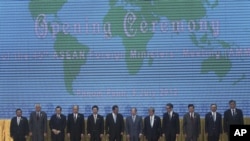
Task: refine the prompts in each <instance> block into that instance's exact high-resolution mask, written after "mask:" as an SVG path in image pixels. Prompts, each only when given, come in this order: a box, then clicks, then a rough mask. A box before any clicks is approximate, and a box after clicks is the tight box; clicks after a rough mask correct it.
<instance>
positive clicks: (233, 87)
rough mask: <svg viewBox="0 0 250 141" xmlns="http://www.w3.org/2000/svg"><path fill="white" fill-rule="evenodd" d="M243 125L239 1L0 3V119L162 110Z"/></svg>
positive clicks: (245, 65) (245, 91)
mask: <svg viewBox="0 0 250 141" xmlns="http://www.w3.org/2000/svg"><path fill="white" fill-rule="evenodd" d="M231 99H234V100H236V102H237V107H238V108H241V109H242V110H243V113H244V116H245V117H250V110H249V107H250V1H249V0H240V1H236V0H98V1H95V0H30V1H29V0H1V1H0V118H10V117H12V116H13V115H15V109H16V108H21V109H22V110H23V114H24V116H28V115H29V113H30V112H31V111H33V110H34V104H35V103H40V104H41V105H42V110H44V111H45V112H47V114H48V116H49V117H50V116H51V115H52V114H53V113H54V108H55V107H56V106H57V105H61V106H62V108H63V113H64V114H66V115H67V114H68V113H70V112H71V106H72V105H74V104H77V105H79V106H80V112H81V113H84V115H85V116H88V115H90V114H91V107H92V105H95V104H96V105H98V106H99V107H100V110H99V113H100V114H101V115H104V116H105V115H106V114H107V113H109V112H111V107H112V105H114V104H117V105H118V106H119V108H120V113H122V114H123V115H124V116H128V115H129V114H130V112H129V110H130V108H131V107H137V109H138V114H139V115H142V116H143V117H145V116H146V115H147V109H148V107H154V108H155V110H156V115H159V116H162V114H163V113H164V112H165V105H166V104H167V103H173V104H174V110H175V111H176V112H179V114H180V116H183V114H184V113H185V112H187V105H188V104H189V103H193V104H194V105H195V109H196V112H198V113H200V115H201V116H202V117H204V115H205V113H206V112H208V111H209V106H210V104H211V103H217V105H218V111H219V112H221V113H223V112H224V111H225V110H226V109H227V108H228V101H229V100H231Z"/></svg>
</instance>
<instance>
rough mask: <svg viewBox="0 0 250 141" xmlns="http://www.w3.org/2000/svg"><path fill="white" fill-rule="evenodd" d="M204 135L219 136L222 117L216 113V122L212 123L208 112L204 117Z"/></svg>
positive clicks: (211, 116) (211, 117)
mask: <svg viewBox="0 0 250 141" xmlns="http://www.w3.org/2000/svg"><path fill="white" fill-rule="evenodd" d="M205 133H208V135H217V136H219V135H220V134H221V133H222V116H221V114H220V113H218V112H216V120H215V121H214V119H213V115H212V113H211V112H208V113H207V114H206V116H205Z"/></svg>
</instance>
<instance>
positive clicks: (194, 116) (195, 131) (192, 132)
mask: <svg viewBox="0 0 250 141" xmlns="http://www.w3.org/2000/svg"><path fill="white" fill-rule="evenodd" d="M188 111H189V112H188V113H186V114H185V115H184V117H183V134H184V136H185V141H197V139H198V137H199V135H200V133H201V124H200V115H199V114H198V113H196V112H194V105H193V104H189V105H188Z"/></svg>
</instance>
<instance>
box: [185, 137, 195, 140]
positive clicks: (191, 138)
mask: <svg viewBox="0 0 250 141" xmlns="http://www.w3.org/2000/svg"><path fill="white" fill-rule="evenodd" d="M185 141H197V137H194V136H191V137H186V139H185Z"/></svg>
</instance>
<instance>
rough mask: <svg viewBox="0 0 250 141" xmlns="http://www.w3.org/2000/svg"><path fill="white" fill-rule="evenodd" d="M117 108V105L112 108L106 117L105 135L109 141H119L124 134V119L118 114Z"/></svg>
mask: <svg viewBox="0 0 250 141" xmlns="http://www.w3.org/2000/svg"><path fill="white" fill-rule="evenodd" d="M118 112H119V108H118V106H117V105H114V106H113V107H112V113H110V114H108V115H107V117H106V126H105V130H106V134H107V137H109V141H121V139H122V135H123V132H124V119H123V116H122V115H121V114H119V113H118Z"/></svg>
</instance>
